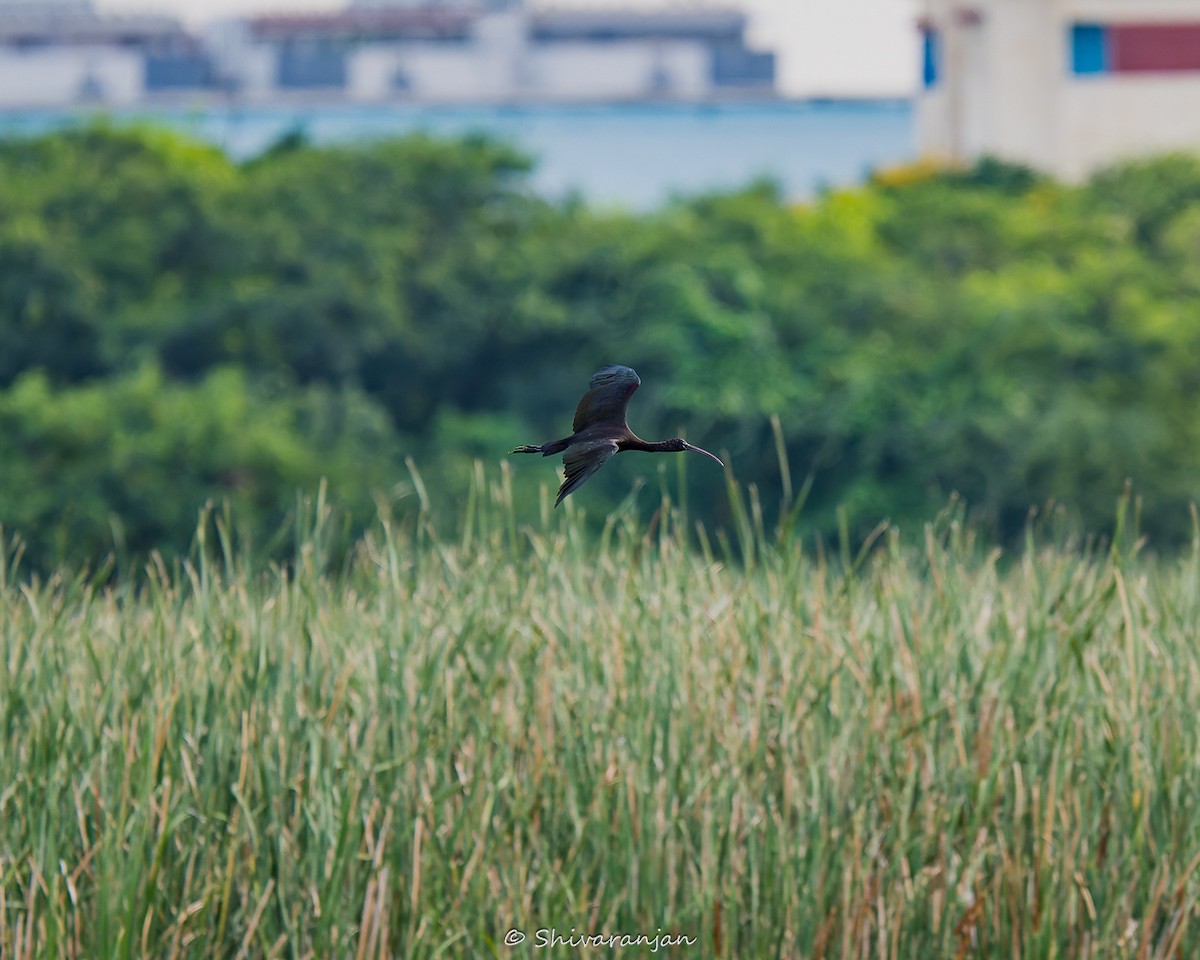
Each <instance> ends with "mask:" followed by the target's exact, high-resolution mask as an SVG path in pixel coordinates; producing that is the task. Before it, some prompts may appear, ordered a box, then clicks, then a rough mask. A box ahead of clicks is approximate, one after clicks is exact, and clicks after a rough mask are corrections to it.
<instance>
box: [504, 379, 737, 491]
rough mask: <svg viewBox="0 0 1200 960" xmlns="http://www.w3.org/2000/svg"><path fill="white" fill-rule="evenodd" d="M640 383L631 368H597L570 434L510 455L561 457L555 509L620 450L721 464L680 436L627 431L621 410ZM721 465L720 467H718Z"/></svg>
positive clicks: (581, 401) (519, 448)
mask: <svg viewBox="0 0 1200 960" xmlns="http://www.w3.org/2000/svg"><path fill="white" fill-rule="evenodd" d="M641 384H642V381H641V378H640V377H639V376H638V375H637V374H636V373H634V372H633V368H632V367H623V366H621V365H620V364H610V365H609V366H607V367H601V368H600V369H599V370H597V371H596V372H595V374H593V375H592V380H591V383H589V384H588V392H587V393H585V394H584V395H583V398H582V399H581V400H580V401H579V406H578V407H576V408H575V420H574V422H572V424H571V430H572V431H574V432H573V433H572V434H571V435H570V436H569V437H564V438H563V439H562V440H551V441H550V442H549V443H543V444H540V445H538V446H531V445H529V444H524V445H522V446H519V447H517V448H516V449H514V450H510V451H509V453H540V454H541V455H542V456H543V457H548V456H550V455H551V454H555V453H561V454H562V455H563V464H564V466H565V467H566V477H564V479H563V482H562V486H561V487H559V488H558V499H556V500H555V501H554V505H555V506H556V507H557V506H558V505H559V504H560V503H562V502H563V499H564V498H565V497H567V495H568V494H570V493H573V492H574V491H575V490H576V489H577V488H578V487H579V486H580V485H581V484H582V483H583V482H584V481H585V480H587V478H588V477H590V476H591V475H592V474H593V473H595V472H596V471H597V470H599V469H600V468H601V467H602V466H604V464H605V462H606V461H607V460H608V459H609V458H610V457H612V456H613V454H615V453H620V452H621V451H622V450H643V451H645V452H646V453H682V452H683V451H684V450H693V451H695V452H696V453H702V454H704V455H705V456H706V457H712V458H713V459H714V460H716V461H717V463H721V459H720V457H716V456H713V454H711V453H709V452H708V451H707V450H701V449H700V448H699V447H694V446H692V445H691V444H690V443H688V442H687V441H686V440H684V439H683V438H682V437H672V438H671V439H670V440H657V441H654V442H647V441H646V440H642V439H641V438H640V437H638V436H637V435H636V434H635V433H634V432H633V431H632V430H630V429H629V424H628V423H626V421H625V409H626V408H627V407H628V406H629V398H630V397H632V396H633V391H634V390H636V389H637V388H638V387H640V386H641ZM724 465H725V464H723V463H721V466H724Z"/></svg>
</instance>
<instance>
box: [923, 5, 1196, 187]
mask: <svg viewBox="0 0 1200 960" xmlns="http://www.w3.org/2000/svg"><path fill="white" fill-rule="evenodd" d="M923 7H924V9H923V13H924V16H923V17H922V19H921V21H920V29H921V35H922V39H923V44H924V69H923V78H922V79H923V83H922V89H921V91H920V92H919V94H918V96H917V110H916V114H917V137H918V143H919V146H920V148H921V150H922V152H924V153H926V154H930V155H934V156H942V157H946V158H951V159H956V160H971V159H975V158H977V157H980V156H983V155H989V154H990V155H993V156H998V157H1001V158H1004V159H1009V160H1013V161H1018V162H1023V163H1028V164H1030V165H1032V166H1035V167H1038V168H1040V169H1043V170H1047V171H1049V172H1052V173H1055V174H1057V175H1059V176H1061V177H1064V178H1067V179H1079V178H1082V177H1084V176H1086V175H1087V174H1088V173H1089V172H1090V171H1092V170H1094V169H1096V168H1097V167H1100V166H1103V165H1105V164H1108V163H1111V162H1113V161H1115V160H1118V159H1121V158H1125V157H1131V156H1137V155H1139V154H1148V153H1157V152H1164V151H1169V150H1181V149H1182V150H1197V149H1200V0H923Z"/></svg>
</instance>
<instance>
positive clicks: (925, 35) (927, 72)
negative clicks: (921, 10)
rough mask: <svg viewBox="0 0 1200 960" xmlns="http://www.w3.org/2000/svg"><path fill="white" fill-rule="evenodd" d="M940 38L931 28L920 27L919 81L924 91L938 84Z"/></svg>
mask: <svg viewBox="0 0 1200 960" xmlns="http://www.w3.org/2000/svg"><path fill="white" fill-rule="evenodd" d="M941 46H942V44H941V38H940V37H939V36H938V32H937V30H935V29H934V28H933V27H931V26H923V27H921V47H922V50H923V54H922V63H921V81H922V83H924V84H925V89H926V90H928V89H929V88H930V87H933V86H936V85H937V82H938V73H939V72H940V71H939V70H938V61H940V60H941V58H942V57H941V53H942V51H941Z"/></svg>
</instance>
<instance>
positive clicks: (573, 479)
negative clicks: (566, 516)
mask: <svg viewBox="0 0 1200 960" xmlns="http://www.w3.org/2000/svg"><path fill="white" fill-rule="evenodd" d="M616 452H617V442H616V441H615V440H593V441H592V442H591V443H579V444H575V445H573V446H571V447H568V448H567V452H566V453H564V454H563V464H564V466H566V468H567V469H566V476H565V477H564V478H563V482H562V486H561V487H559V488H558V499H557V500H555V501H554V505H555V506H556V507H557V506H558V505H559V504H560V503H562V502H563V499H564V498H565V497H566V496H567V494H569V493H571V492H572V491H573V490H575V489H576V488H577V487H579V486H580V485H581V484H582V483H583V482H584V481H585V480H587V478H588V477H590V476H591V475H592V474H593V473H595V472H596V471H597V470H599V469H600V468H601V467H602V466H604V464H605V461H607V460H608V459H609V458H611V457H612V455H613V454H614V453H616Z"/></svg>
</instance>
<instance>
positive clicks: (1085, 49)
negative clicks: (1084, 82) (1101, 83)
mask: <svg viewBox="0 0 1200 960" xmlns="http://www.w3.org/2000/svg"><path fill="white" fill-rule="evenodd" d="M1108 70H1109V55H1108V28H1107V27H1102V26H1100V25H1099V24H1096V23H1077V24H1075V25H1074V26H1072V27H1071V72H1072V73H1076V74H1092V73H1108Z"/></svg>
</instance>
